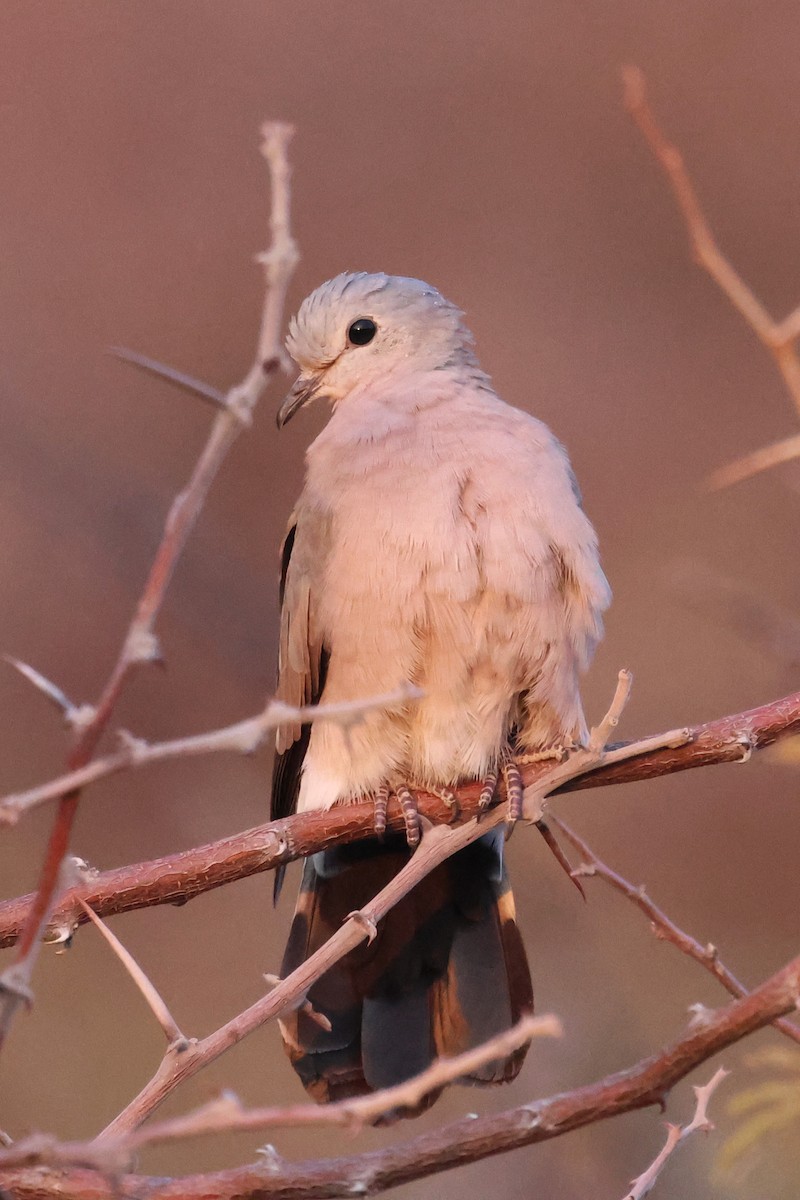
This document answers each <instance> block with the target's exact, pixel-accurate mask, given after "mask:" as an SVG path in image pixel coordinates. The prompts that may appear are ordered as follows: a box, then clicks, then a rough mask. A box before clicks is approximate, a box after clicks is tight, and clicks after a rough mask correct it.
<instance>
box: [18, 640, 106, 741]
mask: <svg viewBox="0 0 800 1200" xmlns="http://www.w3.org/2000/svg"><path fill="white" fill-rule="evenodd" d="M2 657H3V658H4V659H5V661H6V662H7V663H8V665H9V666H10V667H13V668H14V670H15V671H19V673H20V675H21V676H22V677H23V679H27V681H28V683H30V684H32V685H33V687H35V688H36V690H37V691H38V692H40V693H41V695H43V696H44V697H45V698H46V699H47V700H49V701H50V703H51V704H53V705H54V706H55V707H56V708H57V709H58V710H59V712H60V713H61V715H62V716H63V718H64V721H65V723H66V724H67V725H68V726H70V727H71V728H72V729H76V730H80V729H82V728H83V727H84V726H85V725H86V724H88V722H89V721H91V719H92V717H93V716H94V709H93V708H92V707H91V705H89V704H73V703H72V701H71V700H70V698H69V696H67V695H66V693H65V692H63V691H62V690H61V688H60V687H58V685H57V684H55V683H53V681H52V679H48V678H47V676H46V675H43V674H42V673H41V671H37V670H36V668H35V667H32V666H31V665H30V663H25V662H22V660H21V659H19V658H14V657H13V656H12V655H10V654H4V655H3V656H2Z"/></svg>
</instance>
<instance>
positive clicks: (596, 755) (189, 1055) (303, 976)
mask: <svg viewBox="0 0 800 1200" xmlns="http://www.w3.org/2000/svg"><path fill="white" fill-rule="evenodd" d="M629 692H630V674H629V673H628V672H626V671H621V672H620V677H619V682H618V685H617V690H616V693H615V696H614V700H613V702H612V705H611V708H610V709H609V711H608V713H607V714H606V716H605V717H604V719H603V721H601V723H600V725H599V726H598V727H597V728H596V729H594V730H592V734H591V736H590V739H589V745H588V746H587V747H586V748H585V749H582V750H578V751H576V752H575V754H572V755H570V757H569V758H568V759H567V760H566V761H565V762H562V763H558V764H557V765H556V766H554V767H551V768H550V769H549V770H547V771H546V772H545V773H544V774H543V775H542V776H541V777H540V778H539V780H538V781H537V782H536V783H535V784H532V785H531V786H530V787H529V788H528V789H527V791H526V796H525V805H526V813H527V810H528V808H530V810H531V811H532V812H534V813H537V812H540V811H541V807H542V802H543V800H544V798H545V797H546V796H547V795H548V793H549V792H550V791H552V790H553V789H554V788H557V787H559V786H561V785H562V784H563V783H564V782H566V781H567V780H570V779H574V778H575V777H576V776H577V775H580V774H583V773H584V772H586V771H591V770H594V769H596V768H597V767H598V766H599V764H600V763H601V762H602V761H603V758H604V749H603V745H602V738H603V737H604V736H605V735H606V734H607V732H608V731H609V730H610V729H611V728H613V727H614V726H615V725H616V722H617V720H618V718H619V714H620V712H621V711H622V708H623V707H624V705H625V702H626V700H627V697H628V694H629ZM637 747H638V743H637V744H636V745H635V746H632V747H629V748H628V753H629V754H636V753H637ZM611 753H612V754H614V753H618V752H614V751H612V752H611ZM506 819H507V805H506V804H502V805H498V806H497V807H496V808H495V809H493V810H492V811H491V812H489V813H488V814H487V815H486V816H485V817H484V818H483V819H482V820H481V821H477V820H475V819H473V820H471V821H468V822H467V823H466V824H464V825H460V826H456V827H448V826H444V825H436V826H429V827H428V828H427V829H426V830H425V832H424V833H423V837H422V841H421V843H420V845H419V848H418V849H417V850H416V852H415V853H414V855H413V857H412V858H411V859H410V860H409V862H408V863H407V864H406V865H405V866H404V867H403V868H402V870H400V871H398V873H397V875H395V876H394V878H393V879H391V880H390V882H389V883H388V884H387V885H386V887H384V888H383V889H382V890H381V891H380V892H379V893H378V895H377V896H375V897H374V899H372V900H371V901H370V902H369V904H367V905H365V906H364V907H363V908H361V909H360V910H358V911H357V912H354V913H351V915H350V916H349V917H348V919H347V920H346V921H345V922H344V924H343V925H342V926H341V927H340V928H339V929H338V930H337V931H336V932H335V933H334V934H333V935H332V936H331V937H330V938H329V939H328V941H327V942H325V943H324V945H322V946H321V947H320V948H319V949H318V950H317V951H315V952H314V953H313V954H312V955H310V956H309V957H308V958H307V959H306V960H305V962H303V963H301V964H300V966H299V967H298V968H297V969H296V970H294V971H292V973H291V974H290V975H288V976H287V977H286V979H284V980H283V981H282V982H281V983H279V984H278V985H277V986H276V987H275V989H274V990H273V991H271V992H269V993H268V994H267V995H266V996H262V997H261V999H260V1000H257V1001H256V1002H255V1004H252V1005H251V1006H250V1008H248V1009H246V1010H245V1011H244V1012H242V1013H240V1014H239V1015H238V1016H236V1017H234V1018H233V1019H232V1020H230V1021H228V1022H227V1024H225V1025H223V1026H222V1028H220V1029H218V1030H216V1031H215V1032H214V1033H212V1034H209V1036H208V1037H205V1038H203V1039H202V1041H198V1042H195V1043H192V1044H191V1045H190V1046H189V1047H188V1048H186V1049H185V1050H183V1051H182V1052H181V1053H180V1054H175V1053H174V1052H172V1050H171V1049H168V1050H167V1053H166V1054H165V1056H164V1058H163V1060H162V1062H161V1064H160V1066H159V1067H158V1069H157V1071H156V1073H155V1074H154V1076H153V1078H152V1079H151V1080H150V1082H149V1083H147V1084H145V1086H144V1088H143V1089H142V1090H141V1092H140V1093H139V1095H138V1096H137V1097H136V1098H135V1099H134V1100H132V1101H131V1103H130V1104H129V1105H128V1106H127V1108H125V1109H124V1110H123V1111H122V1112H121V1113H120V1114H119V1115H118V1116H117V1117H115V1118H114V1120H113V1121H112V1122H111V1123H110V1125H108V1126H107V1127H106V1129H104V1130H103V1132H102V1133H101V1134H100V1135H99V1140H100V1141H104V1140H106V1139H108V1138H116V1137H119V1136H120V1135H121V1134H125V1133H129V1132H130V1131H131V1130H133V1129H136V1128H138V1126H139V1125H140V1124H141V1123H142V1122H143V1121H144V1120H145V1119H146V1118H147V1117H148V1116H149V1115H150V1113H151V1112H153V1111H154V1110H155V1109H156V1108H157V1107H158V1106H159V1105H160V1104H161V1103H162V1102H163V1101H164V1100H165V1099H166V1097H167V1096H168V1095H170V1093H171V1092H173V1091H174V1090H175V1088H176V1087H177V1086H178V1085H179V1084H180V1083H181V1082H183V1080H185V1079H189V1078H191V1076H193V1075H195V1074H197V1072H198V1071H200V1070H202V1069H203V1068H204V1067H206V1066H208V1064H209V1063H211V1062H214V1060H215V1059H217V1058H219V1056H220V1055H221V1054H223V1053H224V1052H225V1051H226V1050H228V1049H230V1047H231V1046H234V1045H236V1044H237V1043H238V1042H240V1041H241V1040H242V1039H243V1038H245V1037H246V1036H247V1035H248V1034H249V1033H252V1032H253V1030H255V1029H258V1028H259V1027H260V1026H261V1025H263V1024H264V1023H265V1022H266V1021H268V1020H270V1019H271V1018H273V1017H277V1016H280V1015H281V1013H283V1012H285V1011H287V1009H288V1010H291V1009H292V1008H294V1007H296V1005H297V1003H298V1001H302V1000H304V999H305V997H306V995H307V993H308V990H309V988H310V987H311V985H312V984H313V983H314V982H315V981H316V980H317V979H320V978H321V977H322V976H323V975H324V974H325V972H326V971H328V970H330V968H331V967H332V966H333V965H334V963H336V962H338V961H339V960H340V959H341V958H343V957H344V955H345V954H347V953H349V951H351V950H354V949H355V948H356V947H357V946H358V945H360V944H361V942H363V941H364V940H365V939H366V940H367V941H371V940H372V938H373V937H374V936H375V930H376V928H377V925H378V923H379V922H380V921H381V920H383V918H384V917H385V916H386V914H387V913H388V912H389V911H390V910H391V909H392V908H394V906H395V905H396V904H397V903H398V901H399V900H401V899H402V897H403V896H405V895H407V894H408V893H409V892H410V891H411V890H412V888H414V887H416V885H417V884H418V883H419V881H420V880H421V879H424V878H425V876H426V875H428V874H430V872H431V871H432V870H433V869H434V867H437V866H438V865H439V864H440V863H442V862H444V861H445V860H446V859H448V858H450V857H451V856H452V855H453V854H456V853H457V852H458V851H459V850H463V849H464V848H465V847H466V846H469V845H471V843H472V842H474V841H476V840H477V839H478V838H480V837H483V836H484V835H485V834H486V833H488V832H489V831H490V830H491V829H493V828H495V826H497V825H500V824H501V823H503V822H504V821H505V820H506Z"/></svg>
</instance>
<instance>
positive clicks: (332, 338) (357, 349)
mask: <svg viewBox="0 0 800 1200" xmlns="http://www.w3.org/2000/svg"><path fill="white" fill-rule="evenodd" d="M461 317H462V313H461V312H460V311H459V309H457V308H456V307H455V305H453V304H450V303H449V301H447V300H445V299H444V297H443V296H441V295H440V294H439V292H437V291H436V289H435V288H432V287H430V286H429V284H427V283H423V282H422V281H421V280H419V279H405V278H402V277H400V276H397V275H383V274H378V275H368V274H366V273H365V272H363V271H362V272H359V273H357V274H343V275H337V276H336V277H335V278H334V279H329V280H328V282H327V283H323V284H322V285H321V286H320V287H318V288H317V290H316V291H315V292H312V293H311V295H310V296H309V297H308V298H307V299H306V300H304V301H303V303H302V305H301V306H300V309H299V311H298V313H297V316H296V317H294V318H293V319H292V321H291V323H290V326H289V336H288V338H287V340H286V348H287V350H288V352H289V354H290V355H291V357H292V358H293V359H294V361H295V362H296V363H297V365H298V367H299V368H300V375H299V377H298V379H297V381H296V383H295V384H294V387H293V388H292V390H291V391H290V392H289V395H288V396H287V397H286V399H285V400H284V402H283V404H282V405H281V407H280V410H279V411H278V417H277V420H278V428H281V427H282V426H284V425H285V424H286V422H287V421H289V420H290V419H291V418H292V417H293V416H294V414H295V413H296V412H297V411H298V410H299V409H301V408H303V407H304V406H305V405H306V404H309V403H310V402H311V401H312V400H316V399H318V398H322V397H324V398H326V399H327V400H329V401H330V403H331V404H332V405H334V406H335V405H337V404H338V403H340V402H342V401H344V400H345V399H346V398H347V397H348V396H349V395H350V394H351V393H352V392H354V391H355V390H356V389H358V388H361V387H364V386H368V385H370V384H377V383H378V382H379V381H381V380H383V379H385V378H386V377H387V376H388V375H389V374H390V373H391V372H393V371H395V370H396V369H397V368H398V367H399V366H400V365H401V364H404V365H405V366H406V368H407V369H408V368H411V369H412V370H413V371H414V372H418V371H426V370H436V369H441V368H444V367H447V366H450V365H452V364H456V363H459V362H469V363H474V361H475V360H474V357H473V354H472V349H471V346H472V337H471V335H470V333H469V331H468V330H467V329H466V328H465V326H464V325H463V324H462V321H461Z"/></svg>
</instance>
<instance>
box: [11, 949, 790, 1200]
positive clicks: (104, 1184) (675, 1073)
mask: <svg viewBox="0 0 800 1200" xmlns="http://www.w3.org/2000/svg"><path fill="white" fill-rule="evenodd" d="M798 995H800V958H796V959H794V960H793V961H792V962H790V963H788V964H787V965H786V966H785V967H783V968H782V969H781V970H780V971H778V972H777V973H776V974H775V975H773V976H772V977H771V978H770V979H768V980H766V981H765V982H764V983H762V984H761V985H760V986H759V987H757V988H755V989H754V990H753V991H752V992H751V993H750V994H749V995H748V996H745V997H743V998H742V999H741V1000H735V1001H733V1002H732V1003H731V1004H728V1005H726V1006H725V1007H724V1008H721V1009H717V1010H715V1011H713V1012H705V1013H704V1014H703V1017H702V1019H700V1020H697V1019H695V1020H693V1021H692V1022H691V1024H690V1026H689V1028H688V1029H687V1030H686V1031H685V1033H684V1034H683V1035H682V1036H681V1037H679V1038H678V1039H677V1040H676V1041H674V1042H672V1043H670V1044H669V1045H668V1046H666V1047H665V1048H664V1049H663V1050H661V1051H660V1052H659V1053H658V1054H654V1055H651V1056H650V1057H648V1058H645V1059H642V1060H641V1061H640V1062H638V1063H636V1064H635V1065H634V1066H632V1067H629V1068H627V1069H626V1070H623V1071H618V1072H617V1073H616V1074H613V1075H609V1076H606V1077H605V1078H604V1079H601V1080H598V1081H597V1082H596V1083H591V1084H587V1085H586V1086H584V1087H580V1088H576V1089H575V1090H574V1091H571V1092H562V1093H560V1094H559V1095H557V1096H553V1097H551V1098H549V1099H546V1100H535V1101H532V1102H530V1103H528V1104H523V1105H520V1106H519V1107H517V1108H512V1109H506V1110H505V1111H503V1112H497V1113H490V1114H488V1115H486V1116H480V1117H465V1118H462V1119H461V1120H458V1121H452V1122H450V1123H449V1124H447V1125H443V1126H440V1127H439V1128H438V1129H435V1130H432V1131H431V1132H428V1133H423V1134H419V1135H417V1136H416V1137H412V1138H409V1139H408V1140H407V1141H403V1142H399V1143H396V1144H395V1145H392V1146H388V1147H386V1148H385V1149H381V1150H373V1151H369V1152H367V1153H364V1154H357V1155H349V1156H346V1157H340V1158H333V1159H319V1160H316V1161H314V1162H299V1163H290V1162H285V1161H283V1160H282V1159H280V1158H279V1157H278V1156H277V1155H276V1156H275V1157H273V1158H270V1159H269V1160H267V1161H262V1162H260V1163H256V1164H252V1165H250V1166H246V1167H239V1168H236V1169H234V1170H229V1171H218V1172H214V1173H209V1174H204V1175H193V1176H186V1177H183V1178H180V1179H172V1180H167V1181H165V1180H164V1179H163V1178H159V1177H150V1176H142V1175H125V1176H122V1177H117V1178H113V1179H111V1180H109V1179H108V1178H107V1177H105V1176H103V1175H101V1174H99V1173H98V1172H96V1171H88V1170H84V1169H81V1168H80V1167H76V1168H71V1169H65V1168H58V1169H55V1170H52V1169H47V1168H43V1167H23V1168H20V1169H11V1170H8V1171H6V1172H4V1175H3V1178H2V1185H3V1186H4V1187H6V1188H8V1189H10V1190H13V1195H14V1200H118V1197H120V1195H121V1196H124V1197H126V1198H131V1200H234V1198H235V1200H322V1198H323V1197H324V1198H331V1200H333V1198H337V1197H352V1196H354V1195H358V1196H374V1195H377V1194H378V1193H380V1192H383V1191H387V1190H388V1189H389V1188H392V1187H397V1186H398V1185H399V1184H401V1183H407V1182H409V1181H411V1180H416V1179H424V1178H426V1177H428V1176H430V1175H434V1174H437V1173H439V1172H442V1171H447V1170H451V1169H452V1168H454V1167H458V1166H464V1165H466V1164H467V1163H471V1162H477V1161H478V1160H480V1159H483V1158H488V1157H490V1156H493V1155H497V1154H504V1153H506V1152H507V1151H509V1150H514V1149H517V1148H519V1147H522V1146H530V1145H534V1144H535V1143H538V1142H544V1141H548V1140H549V1139H551V1138H555V1137H560V1136H561V1135H562V1134H565V1133H569V1132H571V1131H572V1130H574V1129H580V1128H583V1127H585V1126H586V1125H591V1124H595V1123H596V1122H598V1121H602V1120H606V1119H607V1118H609V1117H614V1116H619V1115H620V1114H621V1113H625V1112H632V1111H633V1110H635V1109H639V1108H646V1107H648V1106H649V1105H652V1104H662V1103H663V1102H664V1099H665V1098H666V1096H667V1095H668V1093H669V1092H670V1090H671V1089H672V1088H673V1087H674V1086H675V1084H676V1083H678V1082H680V1080H681V1079H683V1078H685V1076H686V1075H688V1074H689V1072H690V1071H692V1070H694V1068H695V1067H698V1066H700V1065H701V1064H702V1063H704V1062H706V1061H708V1059H709V1058H711V1057H712V1056H713V1055H715V1054H718V1053H719V1052H720V1051H721V1050H724V1049H725V1048H726V1047H727V1046H731V1045H733V1044H734V1043H735V1042H737V1041H740V1040H741V1039H742V1038H744V1037H747V1036H748V1035H749V1034H751V1033H754V1032H755V1031H756V1030H758V1029H762V1028H763V1027H764V1026H765V1025H769V1024H770V1023H771V1022H772V1021H774V1020H775V1019H776V1018H778V1017H781V1016H784V1015H785V1014H786V1013H788V1012H792V1011H793V1010H794V1009H795V1008H796V1006H797V1002H798Z"/></svg>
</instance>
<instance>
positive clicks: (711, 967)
mask: <svg viewBox="0 0 800 1200" xmlns="http://www.w3.org/2000/svg"><path fill="white" fill-rule="evenodd" d="M547 819H548V822H549V824H550V825H553V826H555V828H556V829H558V830H559V832H560V833H561V834H562V835H563V836H564V837H565V838H566V839H567V841H569V842H571V843H572V845H573V846H574V847H575V849H576V850H577V851H578V853H579V854H580V856H581V859H582V862H581V863H580V865H579V866H577V867H576V868H575V869H574V870H573V872H572V874H573V875H575V876H577V877H578V878H583V879H587V878H588V879H591V878H597V879H604V880H605V881H606V883H608V884H610V885H611V887H613V888H615V889H616V891H618V892H620V893H621V894H622V895H623V896H625V897H626V898H627V899H628V900H630V901H632V902H633V904H635V905H636V907H637V908H638V909H639V911H640V912H643V913H644V915H645V916H646V917H647V918H648V920H649V921H650V923H651V928H652V930H653V933H654V934H655V935H656V937H657V938H659V939H660V940H661V941H664V942H670V943H671V944H672V945H673V946H675V947H677V949H678V950H680V952H681V954H685V955H687V957H689V958H691V959H694V961H695V962H697V963H700V965H701V966H702V967H705V969H706V970H707V971H709V972H710V973H711V974H712V975H713V976H714V978H715V979H716V980H717V981H718V982H719V983H721V984H722V986H723V987H724V988H725V990H726V991H727V992H729V993H730V995H731V996H736V997H741V996H746V995H747V988H746V987H745V986H744V984H742V983H740V981H739V980H738V979H737V978H736V976H735V975H734V974H733V972H732V971H729V970H728V968H727V967H726V966H725V964H724V963H722V962H720V959H719V955H718V952H717V948H716V946H712V945H711V943H710V942H709V943H707V944H706V945H705V946H702V945H701V944H700V942H698V941H696V940H695V938H693V937H692V936H691V935H690V934H688V933H685V932H684V930H682V929H680V928H679V927H678V926H677V925H676V924H675V922H674V921H671V920H670V918H669V917H668V916H667V914H666V913H665V912H664V911H663V910H662V909H660V908H659V907H658V905H657V904H655V903H654V902H653V901H652V900H651V899H650V897H649V896H648V895H647V892H646V891H645V889H644V888H643V887H641V886H637V885H636V884H633V883H630V882H629V880H627V879H625V878H624V877H623V876H622V875H619V874H618V873H617V872H616V871H614V870H613V869H612V868H611V867H609V866H608V864H607V863H604V862H603V861H602V859H600V858H598V856H597V855H596V854H595V852H594V850H592V848H591V846H589V845H588V843H587V842H585V841H584V840H583V838H581V837H579V836H578V834H577V833H575V831H574V830H573V829H570V827H569V825H567V824H566V823H565V822H564V821H562V820H561V819H560V818H559V817H555V816H553V815H552V814H550V815H549V816H548V818H547ZM775 1027H776V1029H780V1031H781V1033H784V1034H786V1036H787V1037H788V1038H790V1039H791V1040H792V1041H793V1042H799V1043H800V1028H798V1026H796V1025H794V1024H792V1022H791V1021H788V1020H780V1021H776V1022H775Z"/></svg>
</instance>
